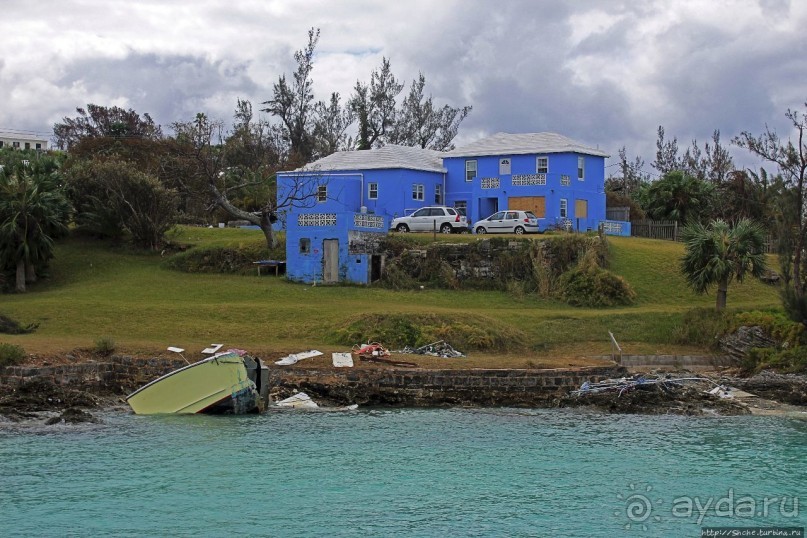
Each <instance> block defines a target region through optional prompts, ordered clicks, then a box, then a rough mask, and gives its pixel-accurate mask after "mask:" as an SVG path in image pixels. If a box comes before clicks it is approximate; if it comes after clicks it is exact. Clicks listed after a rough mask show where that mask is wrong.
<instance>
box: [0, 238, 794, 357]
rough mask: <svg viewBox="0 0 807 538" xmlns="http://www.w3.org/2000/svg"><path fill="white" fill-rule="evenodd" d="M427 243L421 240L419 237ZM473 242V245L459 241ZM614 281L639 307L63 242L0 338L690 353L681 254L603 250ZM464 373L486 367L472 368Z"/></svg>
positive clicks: (750, 288) (736, 288)
mask: <svg viewBox="0 0 807 538" xmlns="http://www.w3.org/2000/svg"><path fill="white" fill-rule="evenodd" d="M421 237H423V238H424V240H426V239H425V238H426V236H421ZM457 239H459V240H463V241H466V240H475V239H474V238H473V236H465V237H457ZM175 240H177V241H180V242H183V243H190V244H205V245H209V244H214V243H215V244H221V245H224V244H239V243H240V244H245V243H252V242H258V243H260V242H262V241H263V236H262V235H261V234H260V232H254V231H248V230H231V229H225V230H220V229H204V228H201V229H200V228H182V229H181V230H180V231H179V232H178V234H177V236H176V238H175ZM610 244H611V249H612V253H613V256H612V258H613V263H612V270H614V271H615V272H616V273H618V274H620V275H622V276H624V277H625V278H626V279H627V281H628V282H630V283H631V284H632V285H633V287H634V288H635V289H636V291H637V293H638V297H639V300H638V303H637V304H636V305H634V306H631V307H623V308H613V309H598V310H590V309H579V308H572V307H569V306H566V305H564V304H560V303H555V302H548V301H539V300H537V299H536V298H535V297H532V296H527V297H524V298H521V299H515V298H513V297H512V296H510V295H508V294H506V293H500V292H480V291H462V292H457V291H447V290H423V291H417V292H414V291H413V292H395V291H389V290H383V289H376V288H364V287H352V286H335V287H322V286H318V287H313V286H310V285H301V284H293V283H289V282H286V281H285V280H284V279H282V278H275V277H269V276H263V277H258V276H232V275H198V274H196V275H189V274H183V273H178V272H174V271H170V270H167V269H165V268H163V267H162V266H161V262H162V259H161V256H160V255H159V254H131V253H127V252H125V251H115V250H110V249H109V248H106V247H102V246H99V245H97V244H95V243H91V242H85V241H81V240H78V239H72V240H70V241H69V242H68V243H66V244H62V245H60V246H59V247H58V249H57V253H56V258H55V259H54V260H53V264H52V278H50V279H48V280H45V281H43V282H41V283H40V284H38V285H36V286H34V287H33V291H31V292H29V293H27V294H24V295H5V296H0V300H1V301H2V304H0V311H2V312H3V313H4V314H6V315H9V316H11V317H12V318H14V319H17V320H18V321H20V322H21V323H23V324H27V323H32V322H38V323H40V328H39V329H38V330H37V331H36V332H35V333H33V334H30V335H20V336H9V335H2V336H0V341H6V342H11V343H15V344H19V345H22V346H23V347H24V348H25V349H26V351H28V352H29V353H52V352H56V351H67V350H71V349H74V348H79V347H84V348H87V347H92V346H93V343H94V341H95V340H96V339H98V338H100V337H103V336H108V337H112V338H113V339H114V340H115V342H117V343H118V345H119V349H121V350H124V351H128V352H133V353H155V352H158V351H159V350H163V349H165V347H166V346H168V345H178V346H182V347H185V348H187V349H190V350H195V349H200V348H201V347H204V346H206V345H207V344H209V343H212V342H224V343H226V344H229V345H238V346H240V347H244V348H247V349H250V350H253V351H256V352H262V353H273V352H289V351H299V350H302V349H309V348H311V347H318V348H320V349H322V350H323V351H328V350H334V351H336V350H340V349H342V348H344V346H340V345H336V344H334V343H333V342H329V341H328V336H327V335H328V333H329V331H330V330H332V329H333V328H335V327H337V326H339V325H340V324H341V323H342V321H343V320H344V319H345V318H346V317H347V316H351V315H356V314H361V313H373V312H374V313H377V312H438V313H447V314H453V315H462V314H463V313H477V314H482V315H486V316H490V317H492V318H497V319H499V320H506V321H508V322H510V323H512V325H513V326H515V327H517V328H519V329H521V330H522V331H524V332H525V333H526V334H527V335H528V336H529V338H530V340H531V346H532V348H533V349H534V350H535V352H534V353H533V354H532V355H531V356H530V357H528V358H526V359H525V358H524V357H523V356H519V357H509V358H508V357H505V358H497V362H496V364H500V365H523V364H522V363H523V361H525V360H540V359H542V358H546V357H548V356H553V357H579V356H581V355H595V354H605V353H608V352H610V344H609V340H608V331H609V330H610V331H613V332H614V334H615V335H616V337H617V339H619V341H620V343H621V344H622V346H623V348H624V349H625V351H626V352H631V353H672V352H696V351H698V350H696V349H694V348H688V347H686V346H680V345H674V344H672V343H671V340H670V333H671V331H672V330H673V329H672V327H673V325H674V323H675V322H676V321H677V320H678V319H679V318H680V315H681V313H682V312H683V311H685V310H687V309H689V308H692V307H694V306H704V307H711V306H712V305H713V303H714V295H713V294H712V295H706V296H696V295H694V294H693V293H691V292H690V291H688V290H687V289H686V286H685V282H684V279H683V278H682V277H681V275H680V274H679V272H678V259H679V258H680V256H681V254H682V246H681V245H680V244H676V243H671V242H664V241H652V240H644V239H638V238H612V239H611V240H610ZM728 304H729V307H734V308H743V309H753V308H769V307H773V306H777V305H778V299H777V295H776V290H775V289H774V288H772V287H769V286H765V285H763V284H761V283H758V282H746V283H743V284H737V283H733V284H732V285H731V286H730V288H729V295H728ZM465 364H466V365H487V364H488V363H487V362H485V360H484V358H483V359H482V360H481V362H479V363H476V362H473V363H468V362H466V363H465Z"/></svg>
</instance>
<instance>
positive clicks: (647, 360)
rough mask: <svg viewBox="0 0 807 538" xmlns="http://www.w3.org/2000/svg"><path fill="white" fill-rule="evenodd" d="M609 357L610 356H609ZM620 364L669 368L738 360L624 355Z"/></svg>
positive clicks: (719, 357) (707, 366) (706, 365)
mask: <svg viewBox="0 0 807 538" xmlns="http://www.w3.org/2000/svg"><path fill="white" fill-rule="evenodd" d="M607 358H610V356H609V357H607ZM619 364H620V366H626V367H631V368H632V367H637V366H646V367H650V368H654V367H659V368H660V367H669V368H676V369H677V368H684V369H688V368H711V367H715V366H736V365H737V361H736V359H733V358H732V357H729V356H707V355H622V359H621V361H620V362H619Z"/></svg>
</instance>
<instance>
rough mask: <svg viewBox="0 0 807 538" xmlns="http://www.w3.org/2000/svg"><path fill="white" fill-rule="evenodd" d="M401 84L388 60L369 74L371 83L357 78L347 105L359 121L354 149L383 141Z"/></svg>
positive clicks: (390, 122)
mask: <svg viewBox="0 0 807 538" xmlns="http://www.w3.org/2000/svg"><path fill="white" fill-rule="evenodd" d="M403 87H404V85H403V84H402V83H400V82H398V80H397V79H396V78H395V75H393V74H392V69H391V67H390V62H389V60H388V59H387V58H386V57H385V58H382V60H381V67H380V68H379V69H377V70H374V71H373V72H372V73H371V74H370V84H369V85H368V84H364V83H362V82H361V81H356V86H355V88H354V92H355V93H354V94H353V95H352V96H351V98H350V99H349V100H348V106H349V107H350V109H351V110H352V111H353V114H354V115H355V117H356V119H357V120H358V122H359V132H358V135H357V140H356V149H358V150H365V149H371V148H373V147H375V146H376V145H377V144H380V143H383V141H384V137H385V136H386V135H387V133H388V132H389V131H390V130H391V129H392V128H393V126H394V125H395V118H396V113H397V110H396V107H397V104H396V102H395V99H396V98H397V97H398V94H400V93H401V90H403Z"/></svg>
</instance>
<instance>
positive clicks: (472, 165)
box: [465, 160, 476, 181]
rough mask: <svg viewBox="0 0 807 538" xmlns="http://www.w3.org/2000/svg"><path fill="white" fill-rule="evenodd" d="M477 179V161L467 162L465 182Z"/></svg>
mask: <svg viewBox="0 0 807 538" xmlns="http://www.w3.org/2000/svg"><path fill="white" fill-rule="evenodd" d="M475 177H476V160H471V161H465V181H471V180H473V178H475Z"/></svg>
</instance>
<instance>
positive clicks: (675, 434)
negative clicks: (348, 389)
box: [0, 409, 807, 536]
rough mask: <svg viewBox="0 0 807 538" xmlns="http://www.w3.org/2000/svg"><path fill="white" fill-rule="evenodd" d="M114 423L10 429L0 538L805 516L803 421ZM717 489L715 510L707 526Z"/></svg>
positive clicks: (755, 520)
mask: <svg viewBox="0 0 807 538" xmlns="http://www.w3.org/2000/svg"><path fill="white" fill-rule="evenodd" d="M103 419H104V421H105V423H104V424H101V425H80V426H73V427H69V426H56V427H39V426H37V427H19V426H15V427H3V428H0V481H2V482H1V483H0V536H228V535H231V536H295V535H296V536H622V535H628V536H700V528H701V527H702V526H722V527H725V526H733V527H736V526H740V527H747V526H758V525H786V526H800V527H803V526H804V525H805V521H807V517H806V516H807V457H805V449H807V421H804V420H798V419H785V418H768V417H736V418H708V419H706V418H691V417H640V416H613V415H600V414H590V413H584V412H580V411H576V410H512V409H496V410H479V409H475V410H469V409H434V410H429V409H426V410H424V409H406V410H359V411H353V412H294V411H290V412H272V413H268V414H265V415H261V416H244V417H221V416H219V417H206V416H190V417H170V416H166V417H148V416H135V415H131V414H128V413H125V412H108V413H107V414H105V415H104V416H103ZM695 497H697V498H698V499H697V502H698V504H696V502H695ZM774 497H775V498H777V500H775V501H771V499H772V498H774ZM795 498H798V500H796V499H795ZM682 499H683V500H682ZM686 499H690V504H687V502H686ZM709 499H711V500H712V504H714V503H716V502H718V501H721V500H722V504H720V505H719V506H718V507H719V508H720V510H719V511H718V512H717V513H715V510H714V509H712V510H711V513H707V514H706V515H705V516H704V517H703V519H702V521H701V522H700V523H699V522H698V521H697V519H698V517H699V515H700V512H699V511H698V510H697V508H698V507H701V508H702V507H703V506H705V505H706V504H707V503H708V502H709ZM781 499H784V501H785V504H784V505H783V504H782V503H781ZM751 501H753V502H754V504H755V506H754V507H753V510H754V511H755V512H757V513H758V514H757V515H754V517H752V518H751V517H748V515H749V506H750V502H751ZM766 501H767V504H768V505H767V507H766V509H765V510H763V503H764V502H766ZM799 501H801V502H803V503H804V506H800V505H798V502H799ZM687 506H692V507H693V510H691V513H690V514H689V517H688V516H687V510H686V509H687ZM674 509H675V510H674ZM674 512H675V513H674ZM763 512H766V513H763ZM802 512H803V514H802ZM628 526H629V528H626V527H628Z"/></svg>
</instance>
